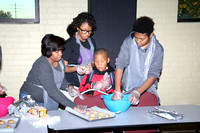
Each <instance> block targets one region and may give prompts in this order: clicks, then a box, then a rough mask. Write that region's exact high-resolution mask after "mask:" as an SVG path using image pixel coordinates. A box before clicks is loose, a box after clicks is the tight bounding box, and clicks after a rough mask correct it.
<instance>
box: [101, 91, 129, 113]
mask: <svg viewBox="0 0 200 133" xmlns="http://www.w3.org/2000/svg"><path fill="white" fill-rule="evenodd" d="M112 95H113V94H110V95H101V98H102V99H103V101H104V104H105V105H106V107H107V108H108V110H110V111H111V112H115V113H120V112H125V111H126V110H127V109H128V108H129V107H130V105H131V103H130V102H129V100H128V97H129V96H130V94H126V95H123V97H122V99H121V100H116V101H113V100H112Z"/></svg>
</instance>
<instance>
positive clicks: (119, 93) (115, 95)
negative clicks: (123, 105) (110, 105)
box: [112, 91, 122, 101]
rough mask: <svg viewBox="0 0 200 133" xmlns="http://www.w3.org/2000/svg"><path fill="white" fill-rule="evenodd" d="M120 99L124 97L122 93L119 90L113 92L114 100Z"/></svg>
mask: <svg viewBox="0 0 200 133" xmlns="http://www.w3.org/2000/svg"><path fill="white" fill-rule="evenodd" d="M120 99H122V93H121V92H118V91H115V92H114V93H113V96H112V100H114V101H116V100H120Z"/></svg>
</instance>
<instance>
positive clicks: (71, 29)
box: [67, 12, 97, 36]
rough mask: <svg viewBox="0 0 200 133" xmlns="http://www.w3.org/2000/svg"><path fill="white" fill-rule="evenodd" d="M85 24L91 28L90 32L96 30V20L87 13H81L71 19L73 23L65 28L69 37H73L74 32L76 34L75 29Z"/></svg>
mask: <svg viewBox="0 0 200 133" xmlns="http://www.w3.org/2000/svg"><path fill="white" fill-rule="evenodd" d="M85 22H87V23H88V24H89V25H90V26H91V27H92V31H94V30H96V28H97V27H96V20H95V18H94V16H93V15H92V14H91V13H88V12H82V13H80V14H78V16H77V17H75V18H73V21H72V23H71V24H69V25H68V27H67V33H68V34H69V35H70V36H73V35H74V33H75V32H77V27H80V26H81V24H83V23H85Z"/></svg>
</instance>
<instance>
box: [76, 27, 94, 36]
mask: <svg viewBox="0 0 200 133" xmlns="http://www.w3.org/2000/svg"><path fill="white" fill-rule="evenodd" d="M79 29H80V30H81V32H82V33H83V34H86V33H88V34H91V33H92V32H93V31H92V30H82V29H81V28H80V27H79Z"/></svg>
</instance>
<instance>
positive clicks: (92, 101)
mask: <svg viewBox="0 0 200 133" xmlns="http://www.w3.org/2000/svg"><path fill="white" fill-rule="evenodd" d="M89 91H98V92H100V94H98V95H96V96H88V95H87V94H85V93H86V92H89ZM81 94H82V95H83V96H84V98H85V99H84V100H81V99H80V98H79V97H74V99H73V101H74V103H75V104H76V105H86V106H88V107H93V106H98V107H99V108H106V106H105V104H104V102H103V100H102V99H101V95H108V94H107V93H105V92H103V91H100V90H96V89H88V90H86V91H84V92H82V93H81Z"/></svg>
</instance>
